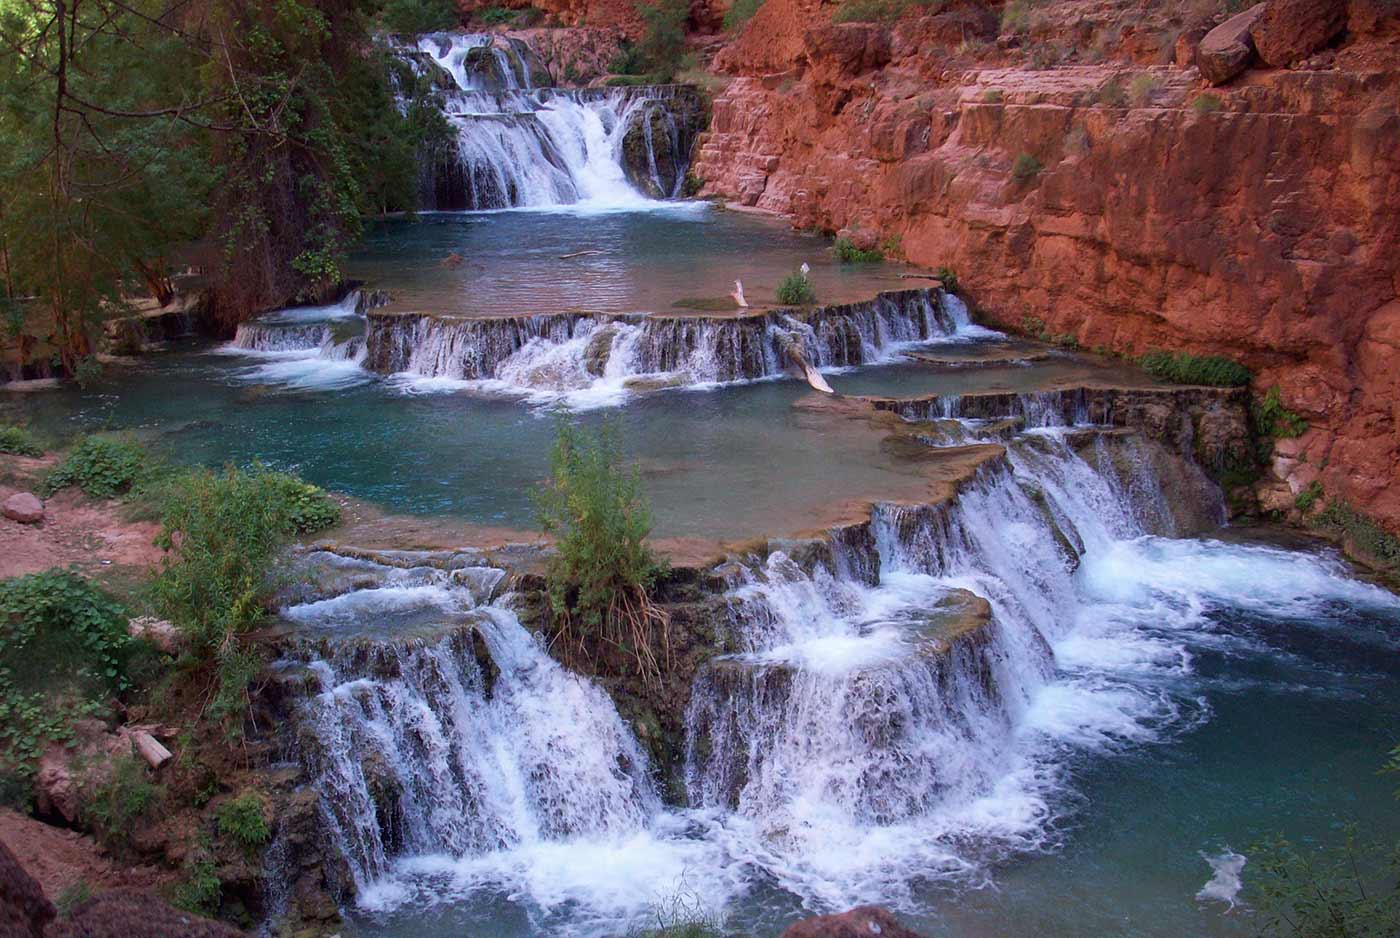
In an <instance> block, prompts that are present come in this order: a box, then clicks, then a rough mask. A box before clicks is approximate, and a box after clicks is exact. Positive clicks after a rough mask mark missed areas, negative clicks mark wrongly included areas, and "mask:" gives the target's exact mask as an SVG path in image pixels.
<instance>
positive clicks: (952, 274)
mask: <svg viewBox="0 0 1400 938" xmlns="http://www.w3.org/2000/svg"><path fill="white" fill-rule="evenodd" d="M933 275H934V276H935V277H937V278H938V279H939V280H941V281H942V282H943V289H945V290H947V291H948V292H949V293H957V292H958V275H957V272H956V271H954V270H953V268H951V267H940V268H938V269H937V270H935V271H934V272H933Z"/></svg>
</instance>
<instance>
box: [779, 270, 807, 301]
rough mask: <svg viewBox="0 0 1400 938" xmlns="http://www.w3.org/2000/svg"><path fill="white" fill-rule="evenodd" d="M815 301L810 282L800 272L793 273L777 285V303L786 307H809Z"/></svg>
mask: <svg viewBox="0 0 1400 938" xmlns="http://www.w3.org/2000/svg"><path fill="white" fill-rule="evenodd" d="M816 301H817V295H816V293H814V292H813V291H812V282H811V281H810V280H808V279H807V275H806V274H804V273H802V272H801V271H800V270H798V271H793V272H792V273H790V274H788V275H787V276H786V277H784V278H783V282H782V283H780V284H778V302H779V303H784V304H786V305H788V306H811V305H812V304H813V303H815V302H816Z"/></svg>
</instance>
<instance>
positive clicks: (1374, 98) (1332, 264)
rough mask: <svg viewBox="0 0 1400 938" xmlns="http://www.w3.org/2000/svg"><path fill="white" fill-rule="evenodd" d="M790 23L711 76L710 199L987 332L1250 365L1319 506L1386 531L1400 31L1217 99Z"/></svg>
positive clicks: (913, 23)
mask: <svg viewBox="0 0 1400 938" xmlns="http://www.w3.org/2000/svg"><path fill="white" fill-rule="evenodd" d="M804 4H805V0H768V2H767V3H765V5H764V7H763V9H762V10H761V11H760V13H759V14H758V15H757V16H755V18H754V20H753V21H751V24H750V26H749V28H747V29H746V30H745V31H744V33H743V34H742V35H741V36H740V37H739V38H738V39H737V40H736V41H735V42H734V43H733V44H731V45H730V46H729V47H728V49H726V50H725V52H723V53H721V55H720V56H719V57H718V58H717V60H716V61H717V62H719V63H722V64H727V65H730V66H733V68H734V71H735V74H736V77H735V78H734V79H733V80H732V81H731V83H730V84H729V85H728V87H727V89H726V90H725V91H724V93H722V94H721V95H720V96H719V97H718V98H717V99H716V101H715V104H714V120H713V122H712V125H711V131H710V133H708V134H707V135H706V136H705V137H704V138H702V140H701V142H700V146H699V150H698V155H697V158H696V163H695V166H694V172H695V173H696V174H697V175H698V176H699V177H700V178H702V179H704V180H705V188H704V190H702V194H705V193H708V194H713V195H719V196H724V197H728V198H732V199H735V200H737V201H739V202H742V203H744V204H747V205H753V206H756V207H758V208H761V209H766V210H770V211H774V212H779V213H783V214H786V215H788V216H790V217H791V218H792V220H793V223H794V225H795V226H797V227H801V228H819V229H824V230H827V231H837V230H839V229H841V228H854V227H857V226H859V228H860V229H862V230H874V231H878V232H880V235H881V238H882V239H883V238H885V237H888V236H899V237H900V238H901V239H902V246H903V250H904V253H905V254H906V255H907V256H908V258H909V259H910V260H912V261H914V262H917V263H921V264H926V265H930V266H942V265H947V266H949V267H951V268H953V269H955V270H956V271H957V273H958V275H959V280H960V283H961V284H962V288H963V290H964V291H965V292H966V293H967V294H968V295H969V296H970V297H971V298H972V299H973V300H974V301H975V302H976V305H977V306H979V307H980V314H981V316H982V318H983V320H984V321H986V322H988V324H991V325H996V326H999V327H1003V328H1010V329H1013V330H1024V329H1028V328H1029V329H1030V331H1035V332H1040V331H1045V332H1049V333H1051V334H1055V335H1063V336H1067V337H1071V338H1073V339H1075V340H1077V341H1078V342H1079V343H1080V344H1081V345H1082V346H1084V347H1088V348H1093V347H1103V348H1106V349H1111V350H1114V351H1118V352H1122V353H1128V354H1141V353H1143V352H1146V351H1149V350H1152V349H1155V348H1161V349H1185V350H1188V351H1191V352H1195V353H1199V354H1219V355H1227V356H1230V357H1232V358H1235V359H1237V360H1240V361H1241V362H1243V363H1244V364H1246V365H1247V366H1249V367H1250V368H1251V369H1252V371H1253V372H1254V374H1255V376H1256V379H1255V380H1256V388H1257V389H1259V390H1263V389H1267V388H1269V387H1271V386H1273V385H1275V384H1277V385H1278V386H1279V388H1280V391H1281V394H1282V400H1283V402H1284V404H1285V405H1286V406H1287V407H1289V408H1291V409H1293V410H1295V411H1298V412H1300V413H1301V414H1302V415H1303V416H1304V417H1306V418H1307V420H1308V421H1309V425H1310V430H1309V432H1308V433H1307V434H1306V435H1305V436H1304V437H1303V438H1302V440H1301V445H1302V446H1303V449H1304V452H1306V454H1307V456H1306V458H1307V461H1308V463H1310V464H1311V465H1314V466H1317V467H1320V473H1321V476H1320V478H1321V481H1322V483H1323V485H1324V486H1325V488H1326V490H1327V492H1328V493H1329V495H1339V496H1342V497H1345V498H1347V499H1349V500H1350V501H1352V502H1353V503H1355V504H1358V505H1365V506H1366V508H1367V511H1369V512H1371V513H1372V514H1374V515H1376V516H1377V517H1378V518H1380V519H1381V520H1383V521H1384V522H1385V523H1386V524H1387V525H1388V526H1389V527H1391V529H1393V530H1394V529H1400V485H1396V483H1395V480H1396V479H1397V477H1400V432H1397V421H1400V415H1397V413H1396V411H1395V409H1394V402H1395V401H1396V400H1397V399H1400V300H1397V288H1398V287H1400V280H1397V276H1396V270H1397V261H1396V256H1395V253H1394V250H1393V245H1394V244H1396V243H1400V151H1397V150H1396V148H1395V146H1394V141H1395V140H1396V139H1400V109H1398V108H1400V74H1397V73H1396V72H1395V71H1394V69H1393V68H1391V67H1390V66H1389V65H1386V64H1384V63H1386V62H1388V61H1389V60H1388V59H1387V58H1386V56H1387V55H1389V54H1390V53H1389V52H1388V51H1387V50H1388V49H1390V48H1391V47H1392V46H1393V45H1394V43H1393V34H1392V33H1391V32H1389V30H1391V29H1392V28H1393V24H1392V20H1393V19H1394V17H1393V16H1390V15H1384V16H1380V17H1379V18H1378V19H1377V20H1376V22H1375V23H1369V21H1368V25H1367V28H1368V29H1370V30H1372V32H1369V33H1367V34H1366V35H1367V36H1368V37H1374V40H1371V39H1368V40H1367V41H1366V42H1363V41H1362V39H1361V38H1356V37H1354V36H1353V34H1351V33H1348V34H1347V38H1346V39H1345V40H1344V42H1343V44H1342V45H1341V46H1340V47H1338V48H1337V49H1336V50H1335V64H1336V67H1334V68H1332V69H1329V70H1301V71H1272V72H1260V71H1254V72H1249V73H1247V74H1246V75H1244V76H1242V77H1240V78H1237V79H1236V80H1235V81H1234V82H1233V83H1232V84H1231V85H1230V86H1229V87H1228V88H1227V89H1220V90H1215V91H1211V92H1210V93H1209V95H1205V94H1203V91H1204V89H1203V88H1202V86H1201V83H1200V79H1199V77H1198V75H1197V73H1196V72H1195V71H1194V70H1192V69H1190V68H1186V69H1181V68H1174V67H1171V68H1168V67H1157V68H1152V69H1145V70H1144V69H1140V68H1129V67H1126V66H1124V65H1122V64H1104V65H1070V66H1061V67H1058V68H1053V69H1048V70H1047V69H1034V68H1027V67H1018V68H993V67H991V66H990V65H988V64H986V63H980V62H975V61H969V60H968V59H967V58H966V55H965V53H963V52H960V51H959V50H958V49H956V48H949V47H948V46H946V45H939V44H938V42H937V40H936V39H935V38H925V37H937V36H938V35H940V33H939V32H938V31H937V30H936V29H934V26H935V24H936V23H940V22H943V21H942V20H939V17H938V16H934V17H920V18H914V17H908V18H906V19H904V20H901V21H900V22H899V23H897V24H896V25H895V26H894V27H893V28H892V29H890V30H889V34H890V45H889V48H890V58H889V61H888V63H887V64H884V65H880V64H879V63H880V61H881V58H882V56H881V55H879V54H874V53H872V52H871V51H870V50H876V52H878V50H879V49H880V48H881V46H880V42H879V41H878V40H876V39H872V38H869V30H873V29H875V28H876V27H874V26H870V27H865V28H864V29H865V31H864V32H861V31H857V30H849V29H847V30H844V31H843V32H842V33H841V35H843V36H847V37H848V38H847V39H846V40H844V41H843V43H842V44H839V45H838V46H835V49H836V51H833V50H834V46H833V39H832V35H833V34H831V33H828V32H826V31H824V30H823V29H822V28H820V22H821V18H822V16H823V15H824V14H823V13H822V12H821V10H820V9H819V8H815V7H810V8H809V6H810V5H804ZM943 15H944V14H939V16H943ZM1057 16H1058V14H1057ZM1046 19H1047V20H1049V21H1050V23H1051V25H1050V26H1049V27H1046V28H1053V27H1054V25H1055V24H1056V23H1059V24H1060V26H1061V28H1062V29H1068V27H1066V26H1064V22H1065V21H1064V20H1057V19H1056V18H1054V17H1046ZM800 20H806V24H805V26H803V27H802V28H801V29H798V28H797V26H796V25H795V23H796V22H797V21H800ZM765 24H766V25H768V26H769V27H772V31H770V32H769V33H767V34H764V33H762V32H761V31H760V30H761V27H762V26H763V25H765ZM857 34H859V35H861V36H862V38H861V39H860V41H859V44H857V41H856V39H855V38H854V37H855V36H856V35H857ZM915 36H918V37H920V39H919V41H917V42H916V41H913V39H912V38H911V37H915ZM1368 42H1369V44H1367V43H1368ZM857 45H859V48H860V50H861V51H860V54H856V51H855V50H856V48H857ZM741 53H742V54H741ZM749 53H752V55H750V54H749ZM1010 55H1011V53H1010V52H1002V51H1001V50H996V51H993V52H989V53H987V57H988V59H989V60H995V59H997V58H998V57H1009V56H1010ZM959 56H963V57H962V58H959ZM950 63H959V64H957V66H956V67H955V66H954V65H953V64H950ZM1377 63H1380V64H1377ZM1023 64H1024V63H1023ZM1343 65H1345V66H1346V67H1345V68H1344V67H1343ZM764 69H766V70H767V71H766V72H765V71H762V70H764ZM1023 157H1024V158H1023ZM1028 323H1030V324H1032V325H1031V326H1028V325H1027V324H1028Z"/></svg>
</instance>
